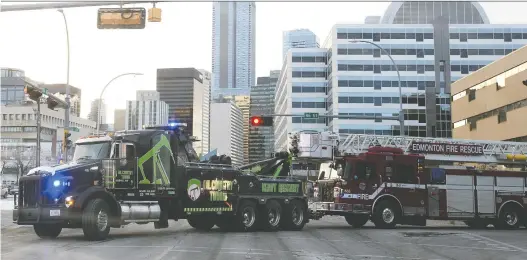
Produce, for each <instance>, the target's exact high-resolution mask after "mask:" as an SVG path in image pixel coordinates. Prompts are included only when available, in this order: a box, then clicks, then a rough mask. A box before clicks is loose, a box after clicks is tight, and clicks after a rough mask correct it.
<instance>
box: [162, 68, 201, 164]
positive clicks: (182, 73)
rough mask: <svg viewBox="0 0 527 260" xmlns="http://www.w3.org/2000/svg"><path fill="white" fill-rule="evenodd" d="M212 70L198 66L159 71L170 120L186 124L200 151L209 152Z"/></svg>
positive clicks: (197, 149) (196, 147)
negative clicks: (200, 68)
mask: <svg viewBox="0 0 527 260" xmlns="http://www.w3.org/2000/svg"><path fill="white" fill-rule="evenodd" d="M210 80H211V73H210V72H207V71H205V70H197V69H195V68H166V69H158V70H157V84H156V90H157V91H158V92H159V94H160V98H161V100H162V101H164V102H166V103H167V104H168V105H169V119H173V120H177V121H179V122H182V123H186V124H187V129H188V131H190V132H191V133H192V135H194V136H196V137H197V139H199V140H201V141H200V142H194V143H193V145H194V149H196V152H197V153H198V155H199V154H202V153H207V152H208V151H209V128H210V126H209V113H210V112H209V111H210V107H209V106H210V85H211V82H210Z"/></svg>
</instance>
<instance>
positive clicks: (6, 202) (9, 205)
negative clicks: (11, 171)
mask: <svg viewBox="0 0 527 260" xmlns="http://www.w3.org/2000/svg"><path fill="white" fill-rule="evenodd" d="M14 208H15V204H14V203H13V195H9V196H7V198H5V199H1V200H0V210H13V209H14Z"/></svg>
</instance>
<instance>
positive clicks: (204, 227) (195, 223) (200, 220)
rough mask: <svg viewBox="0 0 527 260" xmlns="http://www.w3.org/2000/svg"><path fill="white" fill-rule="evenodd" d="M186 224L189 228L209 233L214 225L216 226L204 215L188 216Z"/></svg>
mask: <svg viewBox="0 0 527 260" xmlns="http://www.w3.org/2000/svg"><path fill="white" fill-rule="evenodd" d="M187 222H188V224H189V225H190V226H191V227H193V228H195V229H197V230H201V231H209V230H211V229H212V227H214V225H216V223H214V221H213V220H212V219H210V217H208V216H206V215H196V216H189V217H188V219H187Z"/></svg>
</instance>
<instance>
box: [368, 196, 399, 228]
mask: <svg viewBox="0 0 527 260" xmlns="http://www.w3.org/2000/svg"><path fill="white" fill-rule="evenodd" d="M399 214H400V213H399V210H397V208H396V205H394V203H392V202H390V201H381V202H380V203H379V204H378V205H376V206H375V209H374V210H373V216H372V220H373V223H374V224H375V227H377V228H395V226H396V225H397V221H398V220H399Z"/></svg>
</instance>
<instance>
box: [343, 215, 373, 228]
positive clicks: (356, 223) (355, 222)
mask: <svg viewBox="0 0 527 260" xmlns="http://www.w3.org/2000/svg"><path fill="white" fill-rule="evenodd" d="M344 218H345V219H346V222H348V224H350V226H352V227H354V228H361V227H363V226H364V225H366V223H368V220H369V216H368V215H347V216H345V217H344Z"/></svg>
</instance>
